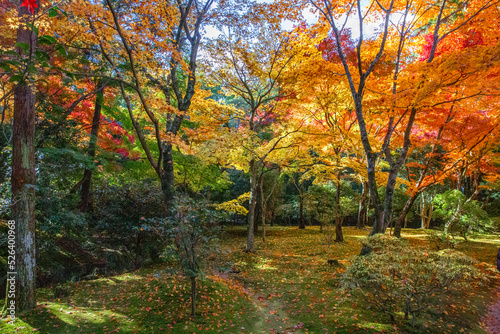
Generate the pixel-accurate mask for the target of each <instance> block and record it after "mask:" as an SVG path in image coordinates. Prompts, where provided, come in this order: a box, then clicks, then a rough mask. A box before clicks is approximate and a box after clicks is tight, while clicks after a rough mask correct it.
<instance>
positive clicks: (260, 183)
mask: <svg viewBox="0 0 500 334" xmlns="http://www.w3.org/2000/svg"><path fill="white" fill-rule="evenodd" d="M259 186H260V206H261V208H260V210H261V213H262V241H263V242H266V200H265V198H264V177H263V176H262V175H261V176H260V181H259Z"/></svg>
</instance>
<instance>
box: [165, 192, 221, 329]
mask: <svg viewBox="0 0 500 334" xmlns="http://www.w3.org/2000/svg"><path fill="white" fill-rule="evenodd" d="M176 203H177V205H176V208H175V209H176V211H175V214H174V215H172V217H170V218H168V219H167V220H166V225H167V226H166V231H167V233H168V236H169V237H170V241H171V246H170V247H167V254H166V256H167V258H172V257H173V258H175V259H176V260H177V261H178V263H179V264H180V265H181V267H182V270H183V273H184V275H185V276H186V278H189V280H190V282H191V318H192V319H194V318H195V314H196V278H197V277H199V276H201V275H203V267H204V266H205V265H206V264H207V259H208V258H209V254H211V253H212V252H213V251H214V249H216V248H217V241H218V238H217V236H218V234H219V230H220V228H219V222H220V221H221V220H222V214H221V213H220V212H219V211H216V210H213V209H211V207H210V206H209V205H208V203H205V202H201V201H195V200H193V199H191V198H189V197H187V196H179V197H177V199H176Z"/></svg>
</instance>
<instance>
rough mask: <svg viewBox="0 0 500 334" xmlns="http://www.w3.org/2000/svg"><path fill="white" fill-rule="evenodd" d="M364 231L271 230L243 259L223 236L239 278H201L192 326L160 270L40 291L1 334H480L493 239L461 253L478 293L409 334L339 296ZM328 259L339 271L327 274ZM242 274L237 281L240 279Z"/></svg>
mask: <svg viewBox="0 0 500 334" xmlns="http://www.w3.org/2000/svg"><path fill="white" fill-rule="evenodd" d="M367 233H368V231H359V230H355V229H354V228H345V229H344V237H345V242H343V243H339V244H335V243H334V244H332V245H331V246H328V245H326V244H325V243H324V235H323V234H321V233H320V232H319V228H317V227H307V229H305V230H299V229H297V228H296V227H272V228H269V227H268V238H267V242H266V243H265V244H264V243H263V242H262V241H261V240H260V239H259V240H258V241H256V253H255V254H246V253H244V252H242V249H243V247H244V244H245V229H243V228H241V227H235V228H232V227H228V228H226V231H225V232H224V237H223V239H222V246H223V247H222V248H223V249H224V250H225V251H226V252H224V253H223V254H224V255H223V256H224V259H223V260H224V261H225V262H226V263H228V267H229V266H231V267H232V268H233V271H235V272H237V273H207V276H206V277H205V278H203V279H200V280H198V286H199V289H198V297H197V304H198V315H197V320H196V321H195V322H192V321H190V320H189V312H190V299H189V292H190V286H189V283H188V282H187V281H186V280H185V279H184V278H183V277H181V276H179V275H178V274H176V273H175V270H173V268H171V267H170V266H168V265H166V264H164V265H162V266H155V267H149V268H144V269H141V270H139V271H137V272H134V273H128V274H124V275H120V276H114V277H109V278H102V279H98V280H94V281H87V282H79V283H67V284H66V287H68V289H69V290H70V291H71V293H70V296H69V297H64V298H60V299H56V298H54V296H53V293H52V292H51V290H50V289H39V290H38V307H37V308H36V309H35V310H34V311H32V312H30V313H26V314H22V315H19V319H18V320H17V321H16V322H15V324H14V325H10V324H7V323H6V322H5V321H2V322H0V333H14V332H16V333H32V332H34V331H38V332H39V333H50V334H52V333H54V334H57V333H255V334H256V333H382V332H386V333H401V332H407V333H411V332H415V333H422V332H429V333H461V332H463V333H484V331H483V330H482V329H481V328H480V324H481V317H482V316H484V314H485V312H486V309H487V306H488V305H489V304H490V303H491V302H493V300H492V298H491V297H490V296H491V295H492V291H493V290H496V289H497V286H498V282H499V281H500V279H499V277H500V276H499V275H498V274H497V273H496V269H495V267H494V264H495V261H496V253H497V251H498V248H499V247H500V239H499V238H498V237H497V236H490V235H484V236H480V237H479V238H478V239H473V240H471V241H469V242H467V243H463V244H459V246H458V248H459V249H460V250H461V251H463V252H465V253H467V254H469V255H471V256H473V257H475V258H476V259H478V261H480V262H483V263H479V264H478V265H479V266H481V268H482V269H483V270H484V271H485V272H487V273H488V275H489V276H491V277H492V278H491V279H490V282H489V283H488V284H487V285H486V286H484V287H483V288H481V289H476V290H474V291H464V292H463V293H462V294H461V295H459V296H453V295H447V296H446V297H445V298H443V300H441V301H440V303H438V305H436V306H435V307H433V308H432V310H429V311H428V312H426V313H425V314H423V315H422V317H421V319H419V322H418V328H412V327H411V326H409V325H408V324H407V323H405V321H404V320H403V318H402V315H399V316H398V317H397V318H396V321H395V323H390V319H389V318H388V317H387V316H385V315H382V314H379V313H378V312H377V311H375V310H373V309H372V308H370V305H367V304H366V302H365V301H364V300H359V299H354V298H353V297H352V296H350V295H349V294H346V293H343V292H341V291H340V290H339V289H338V287H337V286H338V281H339V278H340V277H341V275H342V273H343V271H344V269H343V266H346V265H348V264H349V258H350V257H351V256H355V255H357V254H358V253H359V250H360V249H361V243H360V240H361V238H363V237H364V236H365V235H366V234H367ZM403 238H407V239H409V240H410V242H411V243H412V244H413V245H415V246H429V242H428V241H427V232H426V231H422V230H403ZM329 259H335V260H338V261H339V262H340V264H341V266H340V267H335V266H330V265H328V263H327V261H328V260H329ZM238 271H239V272H238Z"/></svg>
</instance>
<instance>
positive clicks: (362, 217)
mask: <svg viewBox="0 0 500 334" xmlns="http://www.w3.org/2000/svg"><path fill="white" fill-rule="evenodd" d="M367 202H368V182H366V181H364V182H363V192H362V193H361V199H360V200H359V210H358V222H357V224H356V228H357V229H362V228H363V227H365V225H366V221H367V218H368V217H367V216H368V213H367V210H368V205H367V204H368V203H367Z"/></svg>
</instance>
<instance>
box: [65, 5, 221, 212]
mask: <svg viewBox="0 0 500 334" xmlns="http://www.w3.org/2000/svg"><path fill="white" fill-rule="evenodd" d="M213 5H214V1H213V0H208V1H206V2H204V3H199V2H197V1H186V2H178V3H176V4H174V3H168V2H164V1H157V2H154V3H147V4H146V3H143V2H142V1H136V2H132V3H127V4H125V3H123V4H117V3H115V2H113V1H105V2H104V4H103V5H101V4H96V3H89V2H85V3H81V4H76V3H72V4H71V7H70V8H69V9H71V11H72V12H73V13H74V14H75V15H76V16H77V17H79V18H80V19H82V20H84V21H85V22H86V23H87V24H88V31H87V32H86V33H85V34H84V39H87V40H90V41H91V44H88V43H87V45H86V47H88V48H92V45H97V46H98V50H97V51H99V52H100V53H101V54H102V56H103V58H104V59H105V61H106V62H107V64H108V65H109V67H110V68H111V69H112V74H110V75H108V74H95V73H87V74H86V75H88V76H94V77H102V78H108V79H111V80H114V81H115V82H117V83H118V86H119V89H120V91H121V95H122V98H123V101H124V102H125V107H126V109H127V110H128V114H129V117H130V119H131V120H132V125H133V128H134V130H135V132H136V135H137V139H138V140H139V142H140V144H141V147H142V149H143V151H144V154H145V155H146V158H147V160H148V162H149V163H150V164H151V166H152V167H153V168H154V170H155V172H156V174H157V175H158V177H159V179H160V181H161V185H162V189H163V192H164V195H165V200H166V202H167V203H170V202H171V201H172V199H173V194H174V162H173V158H172V150H173V147H174V146H175V144H176V143H177V142H178V138H177V137H176V136H177V135H178V132H179V129H180V127H181V124H182V121H183V119H184V118H185V117H186V113H187V112H188V110H189V107H190V105H191V102H192V98H193V96H194V94H195V86H196V69H197V57H198V51H199V47H200V43H201V40H202V32H203V27H204V25H205V24H206V23H207V21H208V20H209V19H210V18H211V16H210V11H211V8H212V6H213ZM219 5H222V4H219ZM146 88H148V89H146ZM150 88H153V89H150Z"/></svg>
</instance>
